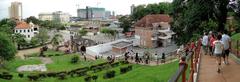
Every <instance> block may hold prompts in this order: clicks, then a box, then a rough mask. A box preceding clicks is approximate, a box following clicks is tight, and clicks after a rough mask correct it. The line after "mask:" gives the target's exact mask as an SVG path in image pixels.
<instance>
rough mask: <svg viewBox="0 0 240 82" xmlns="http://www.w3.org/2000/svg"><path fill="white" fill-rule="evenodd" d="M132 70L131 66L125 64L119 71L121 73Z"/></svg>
mask: <svg viewBox="0 0 240 82" xmlns="http://www.w3.org/2000/svg"><path fill="white" fill-rule="evenodd" d="M131 70H132V66H131V65H130V66H127V67H122V68H120V73H121V74H124V73H127V72H128V71H131Z"/></svg>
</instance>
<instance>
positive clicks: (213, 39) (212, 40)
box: [210, 37, 215, 47]
mask: <svg viewBox="0 0 240 82" xmlns="http://www.w3.org/2000/svg"><path fill="white" fill-rule="evenodd" d="M214 41H215V38H213V37H210V46H212V47H213V46H214V44H213V42H214Z"/></svg>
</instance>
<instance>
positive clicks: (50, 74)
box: [47, 72, 57, 77]
mask: <svg viewBox="0 0 240 82" xmlns="http://www.w3.org/2000/svg"><path fill="white" fill-rule="evenodd" d="M56 75H57V74H56V73H54V72H49V73H47V76H48V77H56Z"/></svg>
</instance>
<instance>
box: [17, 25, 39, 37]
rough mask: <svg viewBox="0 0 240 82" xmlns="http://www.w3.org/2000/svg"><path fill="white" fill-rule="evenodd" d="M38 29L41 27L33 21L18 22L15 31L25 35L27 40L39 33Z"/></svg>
mask: <svg viewBox="0 0 240 82" xmlns="http://www.w3.org/2000/svg"><path fill="white" fill-rule="evenodd" d="M38 29H39V27H38V26H37V25H34V24H33V23H29V24H27V23H26V22H18V23H17V26H16V27H15V30H14V32H15V33H20V34H22V35H24V36H25V39H26V40H31V39H32V37H34V36H35V35H36V34H38Z"/></svg>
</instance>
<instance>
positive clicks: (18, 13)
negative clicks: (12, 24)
mask: <svg viewBox="0 0 240 82" xmlns="http://www.w3.org/2000/svg"><path fill="white" fill-rule="evenodd" d="M22 16H23V13H22V3H21V2H17V1H16V2H12V3H11V6H10V7H9V18H14V19H17V20H21V19H22Z"/></svg>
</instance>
